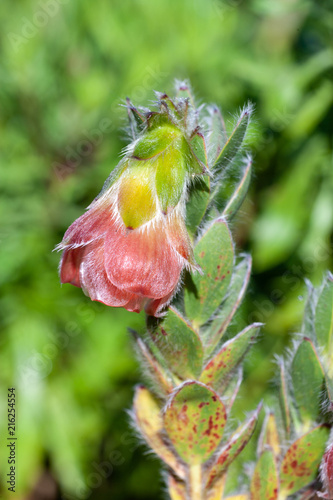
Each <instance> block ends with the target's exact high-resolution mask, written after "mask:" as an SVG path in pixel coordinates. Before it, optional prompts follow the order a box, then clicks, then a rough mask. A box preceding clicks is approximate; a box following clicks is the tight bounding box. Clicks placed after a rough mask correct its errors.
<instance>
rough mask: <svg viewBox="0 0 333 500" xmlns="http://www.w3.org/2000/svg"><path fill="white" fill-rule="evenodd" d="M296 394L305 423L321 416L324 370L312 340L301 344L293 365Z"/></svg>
mask: <svg viewBox="0 0 333 500" xmlns="http://www.w3.org/2000/svg"><path fill="white" fill-rule="evenodd" d="M291 378H292V382H293V387H294V395H295V400H296V404H297V407H298V410H299V413H300V416H301V418H302V420H303V422H304V423H306V422H313V421H316V420H317V419H318V418H319V415H320V411H321V404H320V397H321V392H322V389H323V386H324V371H323V368H322V365H321V363H320V360H319V357H318V354H317V353H316V350H315V348H314V345H313V343H312V342H311V340H309V339H307V338H305V339H304V340H303V341H302V342H301V344H300V345H299V347H298V349H297V351H296V353H295V356H294V359H293V362H292V366H291Z"/></svg>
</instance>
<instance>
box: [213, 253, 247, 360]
mask: <svg viewBox="0 0 333 500" xmlns="http://www.w3.org/2000/svg"><path fill="white" fill-rule="evenodd" d="M251 267H252V259H251V256H250V255H246V256H245V257H244V259H243V260H242V261H241V262H240V263H239V264H238V265H237V266H236V268H235V270H234V272H233V274H232V278H231V285H230V288H229V293H228V295H227V297H226V299H225V301H224V302H223V304H222V307H221V310H220V311H219V313H218V316H217V318H215V319H214V320H213V321H212V323H211V325H210V327H209V329H208V330H207V332H206V334H205V343H206V346H207V350H208V352H212V351H213V350H214V348H215V347H216V346H217V345H218V344H219V342H220V340H221V338H222V336H223V334H224V333H225V331H226V329H227V328H228V326H229V324H230V322H231V320H232V318H233V316H234V314H235V312H236V311H237V308H238V307H239V305H240V303H241V301H242V299H243V297H244V294H245V291H246V289H247V286H248V284H249V280H250V275H251Z"/></svg>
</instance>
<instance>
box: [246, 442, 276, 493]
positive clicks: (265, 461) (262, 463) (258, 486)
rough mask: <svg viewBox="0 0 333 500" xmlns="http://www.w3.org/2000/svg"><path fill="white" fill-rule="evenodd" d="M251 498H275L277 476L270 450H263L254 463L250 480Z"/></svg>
mask: <svg viewBox="0 0 333 500" xmlns="http://www.w3.org/2000/svg"><path fill="white" fill-rule="evenodd" d="M250 491H251V497H250V498H251V500H268V499H269V500H276V499H277V498H278V495H279V477H278V471H277V467H276V462H275V458H274V454H273V452H272V450H269V449H268V450H266V451H264V452H263V453H262V454H261V456H260V458H259V460H258V462H257V465H256V468H255V470H254V474H253V477H252V481H251V488H250Z"/></svg>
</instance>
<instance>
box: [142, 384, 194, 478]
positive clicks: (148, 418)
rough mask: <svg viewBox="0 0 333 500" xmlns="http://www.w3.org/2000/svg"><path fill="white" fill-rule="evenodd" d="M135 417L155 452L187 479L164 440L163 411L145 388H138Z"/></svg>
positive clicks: (180, 475)
mask: <svg viewBox="0 0 333 500" xmlns="http://www.w3.org/2000/svg"><path fill="white" fill-rule="evenodd" d="M133 415H134V419H135V423H136V425H137V426H138V428H139V429H140V432H141V434H142V435H143V437H144V438H145V440H146V441H147V443H148V444H149V446H150V447H151V448H152V449H153V451H154V452H155V453H156V454H157V455H158V456H159V457H160V458H161V459H162V460H163V461H164V462H165V463H166V464H167V465H169V467H171V469H172V470H173V471H174V472H175V473H176V474H177V476H178V477H180V478H182V479H184V478H185V470H184V466H183V464H182V463H181V462H180V461H179V460H178V458H177V457H176V455H175V454H174V453H173V451H172V450H171V449H170V448H169V447H168V446H167V445H166V444H165V443H164V441H163V438H162V434H161V432H162V429H163V420H162V417H161V409H160V408H159V406H158V403H157V401H156V400H155V398H154V397H153V396H152V394H151V393H150V392H149V391H148V390H147V389H146V388H145V387H143V386H139V387H137V388H136V392H135V397H134V404H133Z"/></svg>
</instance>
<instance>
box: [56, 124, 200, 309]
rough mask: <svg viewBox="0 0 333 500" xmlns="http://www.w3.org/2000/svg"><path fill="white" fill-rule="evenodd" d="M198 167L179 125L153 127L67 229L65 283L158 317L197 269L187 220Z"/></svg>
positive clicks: (62, 274)
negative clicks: (186, 274) (188, 200)
mask: <svg viewBox="0 0 333 500" xmlns="http://www.w3.org/2000/svg"><path fill="white" fill-rule="evenodd" d="M195 161H196V164H197V165H198V164H199V165H200V161H199V160H195V157H194V159H193V158H192V157H191V148H190V146H189V145H188V142H187V139H186V137H185V136H184V132H183V131H182V130H181V129H180V128H179V127H177V126H175V125H174V124H173V123H163V122H162V123H159V122H157V123H156V124H155V126H152V125H151V124H150V129H149V130H146V131H145V132H144V134H142V135H141V136H140V138H139V139H137V140H136V141H134V142H133V143H132V145H131V146H130V147H129V148H128V149H127V153H126V156H125V158H124V159H123V160H122V161H121V162H120V164H119V166H118V167H117V169H116V171H115V173H114V174H112V175H111V176H110V178H109V179H108V181H107V182H106V184H105V186H104V188H103V190H102V192H101V194H100V195H99V197H98V198H96V199H95V200H94V201H93V203H92V204H91V205H90V207H88V211H87V212H86V213H85V214H84V215H82V216H81V217H79V218H78V219H77V220H76V221H75V222H74V223H73V224H72V225H71V226H70V227H69V229H68V230H67V231H66V233H65V235H64V238H63V241H62V242H61V244H60V245H59V246H58V248H59V249H60V250H63V255H62V259H61V263H60V278H61V282H62V283H71V284H72V285H75V286H78V287H81V288H82V289H83V291H84V292H85V293H86V294H87V295H88V296H89V297H90V298H91V299H92V300H97V301H100V302H103V303H104V304H106V305H109V306H113V307H124V308H126V309H128V310H129V311H135V312H139V311H141V310H142V309H145V311H146V312H147V313H148V314H149V315H153V316H158V315H159V314H160V313H161V310H162V309H163V308H164V307H165V306H166V305H167V304H168V303H169V302H170V300H171V298H172V297H173V295H174V294H175V292H176V291H177V287H178V284H179V282H180V280H181V275H182V271H183V270H184V268H189V269H193V268H194V267H196V266H195V262H194V259H193V252H192V245H191V241H190V238H189V236H188V233H187V230H186V227H185V221H184V213H185V202H186V191H187V186H188V182H189V178H190V176H193V163H195ZM191 162H192V163H191ZM200 168H201V167H200Z"/></svg>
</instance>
